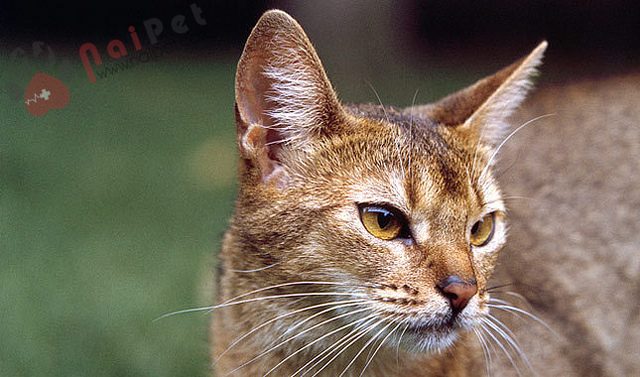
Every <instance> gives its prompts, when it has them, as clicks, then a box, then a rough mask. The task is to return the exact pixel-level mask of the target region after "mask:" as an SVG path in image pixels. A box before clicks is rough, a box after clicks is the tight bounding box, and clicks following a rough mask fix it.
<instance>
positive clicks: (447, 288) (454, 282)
mask: <svg viewBox="0 0 640 377" xmlns="http://www.w3.org/2000/svg"><path fill="white" fill-rule="evenodd" d="M438 289H439V290H440V293H442V295H443V296H444V297H446V298H447V299H449V304H450V305H451V309H453V311H454V312H455V313H459V312H461V311H462V309H464V308H465V307H466V306H467V304H468V303H469V300H471V297H473V295H475V294H476V293H477V292H478V286H477V285H476V281H475V279H473V280H471V281H464V280H462V279H461V278H460V277H458V276H455V275H453V276H449V277H447V278H445V279H443V280H442V281H441V282H440V283H438Z"/></svg>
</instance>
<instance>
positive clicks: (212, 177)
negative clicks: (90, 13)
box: [0, 57, 464, 376]
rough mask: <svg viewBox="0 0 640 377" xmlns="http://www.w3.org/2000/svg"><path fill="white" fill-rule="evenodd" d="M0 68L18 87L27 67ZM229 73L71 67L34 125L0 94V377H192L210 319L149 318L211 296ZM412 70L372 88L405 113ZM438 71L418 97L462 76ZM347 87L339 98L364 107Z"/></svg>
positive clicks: (225, 181)
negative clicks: (395, 83) (57, 97)
mask: <svg viewBox="0 0 640 377" xmlns="http://www.w3.org/2000/svg"><path fill="white" fill-rule="evenodd" d="M1 64H2V65H1V66H0V69H1V70H2V71H3V72H5V73H7V76H6V77H7V78H11V79H18V80H21V81H22V82H28V80H29V78H30V75H32V74H33V72H34V71H36V70H38V69H39V68H38V67H37V66H36V64H35V63H34V64H16V63H15V62H11V61H6V60H5V61H2V62H1ZM53 68H54V69H53V70H54V71H55V67H53ZM234 74H235V59H234V58H232V57H229V58H220V57H217V58H212V59H186V58H177V59H173V58H166V59H160V60H158V61H155V62H150V63H146V64H144V65H140V66H137V67H135V68H132V69H130V70H127V71H124V72H119V73H117V74H114V75H113V76H110V77H108V78H106V79H102V80H99V81H98V82H97V83H96V84H89V83H88V82H87V80H86V78H85V77H84V71H82V70H78V71H77V73H76V74H73V75H71V77H70V79H68V80H66V81H65V83H66V84H67V85H68V86H69V87H70V88H71V96H72V97H71V102H70V104H69V105H68V106H67V107H66V108H64V109H60V110H52V111H50V112H49V113H47V114H46V115H45V116H43V117H40V118H36V117H33V116H32V115H30V114H29V113H28V112H27V111H26V110H25V107H24V106H23V104H22V102H19V101H13V100H11V98H10V96H3V97H2V99H1V102H0V104H1V105H0V106H1V107H0V111H1V112H2V114H4V115H3V123H2V126H1V128H0V260H1V261H2V263H1V264H0V287H1V288H0V302H1V303H2V305H1V306H0V318H1V320H0V342H1V344H2V347H0V376H89V375H90V376H203V375H206V372H207V370H208V356H207V336H208V333H207V323H208V320H209V316H208V315H207V314H199V313H195V314H182V315H177V316H174V317H169V318H165V319H162V320H159V321H156V322H154V321H153V320H154V319H155V318H157V317H159V316H161V315H162V314H165V313H168V312H172V311H174V310H179V309H183V308H191V307H196V306H202V305H209V304H211V303H212V300H213V298H212V292H211V281H212V275H211V271H212V270H213V267H214V264H215V261H214V258H213V255H214V253H215V252H216V251H217V249H218V246H219V244H220V238H221V234H222V232H223V230H224V229H225V226H226V223H227V218H228V217H229V215H230V214H231V210H232V203H233V198H234V189H235V183H234V180H235V166H236V150H235V139H234V121H233V117H232V114H233V112H232V109H233V95H234V94H233V80H234ZM414 74H415V75H416V77H413V76H409V74H408V73H406V72H405V73H398V74H396V75H395V78H396V79H397V80H399V81H403V82H404V81H406V82H409V81H411V82H412V85H411V86H410V87H408V88H407V90H406V91H396V92H395V93H394V95H393V96H391V95H388V87H389V86H391V85H392V84H391V83H390V82H391V81H392V80H391V78H388V79H381V80H380V82H370V84H371V85H372V86H374V87H376V89H377V91H378V92H379V93H380V96H381V97H382V98H384V99H385V102H387V100H389V101H392V102H393V101H396V102H393V103H396V104H405V105H409V104H410V102H411V99H412V97H413V95H414V93H415V90H416V89H418V88H419V87H420V85H419V83H418V81H416V80H417V73H414ZM442 76H443V77H448V80H447V82H446V83H445V82H444V80H443V82H440V83H438V85H440V86H442V88H441V89H434V85H433V82H432V83H431V85H430V86H429V88H430V89H428V90H427V89H424V90H425V91H427V92H434V91H438V90H439V91H441V92H443V93H444V92H445V91H446V89H447V88H449V87H455V86H456V85H457V84H458V81H460V80H461V79H460V77H464V75H462V74H458V75H457V76H455V77H456V78H457V80H456V79H451V77H452V75H451V74H447V75H442ZM422 81H426V80H424V79H423V80H422ZM434 82H436V83H437V80H434ZM338 84H339V83H338ZM337 86H338V89H340V85H337ZM357 86H359V88H353V87H351V88H350V91H351V92H352V93H354V94H352V96H354V97H356V98H353V97H352V98H346V99H347V100H351V101H366V102H372V101H376V97H375V95H374V94H373V92H372V91H371V89H370V88H369V86H368V83H367V82H365V81H364V80H362V81H361V82H360V84H359V85H357ZM409 88H410V89H409ZM358 93H360V94H358ZM359 96H361V97H359ZM390 97H393V98H390Z"/></svg>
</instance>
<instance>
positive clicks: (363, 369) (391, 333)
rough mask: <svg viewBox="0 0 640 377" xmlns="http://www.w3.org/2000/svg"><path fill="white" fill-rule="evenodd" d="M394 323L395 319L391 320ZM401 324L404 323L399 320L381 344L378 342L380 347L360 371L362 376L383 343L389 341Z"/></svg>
mask: <svg viewBox="0 0 640 377" xmlns="http://www.w3.org/2000/svg"><path fill="white" fill-rule="evenodd" d="M391 323H393V321H392V322H391ZM400 325H402V321H398V325H397V326H396V327H394V328H393V329H392V330H391V331H390V332H389V334H387V336H385V337H384V339H382V341H381V342H380V344H378V347H377V348H376V350H375V351H373V355H371V358H370V359H369V360H367V362H366V364H365V365H364V368H362V372H360V376H359V377H362V375H363V374H364V371H365V370H367V367H368V366H369V364H371V362H372V361H373V359H374V358H375V357H376V354H377V353H378V351H380V348H381V347H382V345H383V344H384V342H386V341H387V339H389V337H390V336H391V335H393V333H394V332H395V331H396V330H397V329H398V328H399V327H400Z"/></svg>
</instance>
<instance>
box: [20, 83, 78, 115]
mask: <svg viewBox="0 0 640 377" xmlns="http://www.w3.org/2000/svg"><path fill="white" fill-rule="evenodd" d="M70 97H71V95H70V92H69V88H67V86H66V85H65V84H64V83H63V82H62V81H60V80H58V79H57V78H55V77H53V76H49V75H47V74H45V73H42V72H38V73H36V74H35V75H34V76H33V78H32V79H31V82H30V83H29V85H28V86H27V89H26V90H25V92H24V103H25V105H26V107H27V111H29V112H30V113H31V114H32V115H34V116H42V115H44V114H46V113H47V112H48V111H49V110H51V109H62V108H63V107H65V106H67V104H68V103H69V98H70Z"/></svg>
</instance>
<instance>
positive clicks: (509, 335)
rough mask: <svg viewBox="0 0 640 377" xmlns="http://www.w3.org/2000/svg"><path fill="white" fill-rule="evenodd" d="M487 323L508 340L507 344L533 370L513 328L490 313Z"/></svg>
mask: <svg viewBox="0 0 640 377" xmlns="http://www.w3.org/2000/svg"><path fill="white" fill-rule="evenodd" d="M487 324H488V325H489V326H490V327H491V328H493V329H494V330H495V331H496V333H497V334H498V335H500V336H501V337H502V338H503V339H504V340H506V341H507V344H508V345H509V346H510V347H511V348H512V349H513V350H514V351H515V352H516V354H517V355H518V356H519V357H520V359H521V360H522V361H523V362H524V363H525V365H526V366H527V368H528V369H529V370H530V371H531V372H533V367H532V366H531V363H530V362H529V358H527V355H526V354H525V353H524V351H523V350H522V347H521V346H520V344H519V343H518V341H517V340H516V337H515V334H514V333H513V331H511V329H509V328H508V327H507V326H506V325H505V324H503V323H502V322H500V321H499V320H498V319H497V318H496V317H494V316H492V315H491V314H489V316H488V318H487Z"/></svg>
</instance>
